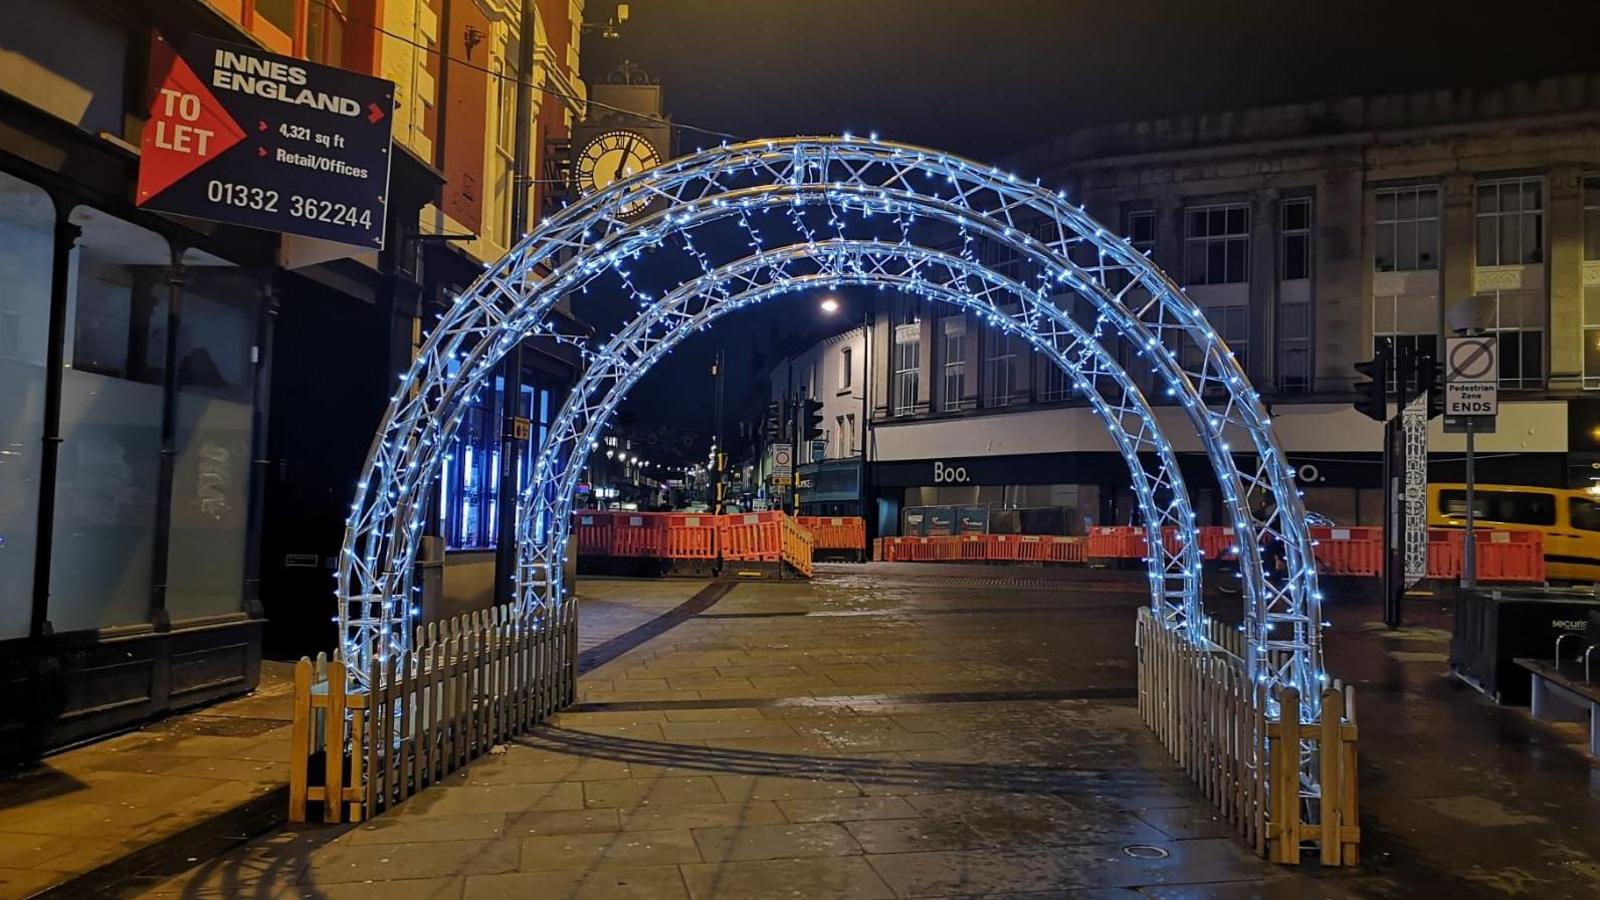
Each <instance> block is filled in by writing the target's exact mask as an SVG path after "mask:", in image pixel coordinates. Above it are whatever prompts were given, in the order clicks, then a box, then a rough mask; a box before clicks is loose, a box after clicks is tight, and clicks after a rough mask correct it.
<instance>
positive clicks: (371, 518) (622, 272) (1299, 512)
mask: <svg viewBox="0 0 1600 900" xmlns="http://www.w3.org/2000/svg"><path fill="white" fill-rule="evenodd" d="M641 203H643V204H645V205H646V206H647V207H648V208H650V209H651V210H652V212H651V213H649V214H648V215H646V216H644V217H643V218H642V219H640V220H638V221H630V220H628V219H627V218H626V217H625V216H624V215H622V211H623V210H625V209H636V208H638V207H639V205H640V204H641ZM807 208H811V209H816V208H821V209H825V210H827V211H828V213H829V220H828V222H827V223H826V225H825V226H822V227H821V228H820V234H819V233H818V231H819V229H817V228H815V227H813V226H811V225H808V224H806V223H805V222H804V221H802V217H801V216H800V215H799V214H796V215H795V216H794V223H795V230H797V231H799V232H802V233H803V234H805V236H806V237H807V239H808V240H809V241H811V242H815V241H817V240H820V239H825V238H828V237H839V238H845V237H848V236H851V235H852V234H853V233H857V234H859V232H857V229H861V228H862V226H861V223H862V222H863V221H864V220H870V219H872V218H873V217H874V216H876V217H878V218H879V220H880V221H881V220H882V219H884V218H889V219H892V220H894V221H896V222H903V221H907V220H915V219H917V218H918V217H919V216H920V217H922V219H923V220H924V221H929V220H931V221H935V222H939V223H942V224H944V225H946V226H949V227H952V228H955V229H957V230H958V231H959V233H960V235H961V236H962V246H961V249H960V255H961V256H962V257H963V258H967V259H970V260H971V261H972V262H973V263H974V264H976V263H977V260H976V259H975V258H972V254H971V242H972V240H973V239H974V237H975V236H978V237H982V238H985V239H988V240H992V241H998V242H1001V243H1003V244H1004V245H1006V246H1008V247H1010V248H1011V249H1012V250H1014V251H1015V252H1016V253H1017V254H1019V255H1020V256H1021V257H1023V258H1025V259H1027V260H1029V261H1030V265H1032V266H1034V267H1035V270H1036V271H1035V278H1034V281H1035V282H1037V283H1036V284H1030V285H1028V286H1029V287H1031V288H1032V289H1034V290H1038V291H1041V292H1043V293H1044V295H1045V296H1054V294H1055V292H1058V291H1062V290H1066V291H1070V292H1071V293H1072V294H1073V295H1074V296H1075V297H1077V298H1080V299H1081V300H1083V301H1086V302H1087V303H1089V304H1091V305H1092V306H1093V307H1094V309H1095V311H1096V314H1097V318H1096V321H1095V323H1094V324H1093V326H1092V329H1091V331H1090V333H1091V335H1092V336H1093V337H1094V338H1095V339H1096V340H1097V341H1101V340H1105V341H1109V342H1112V343H1113V344H1114V343H1115V342H1118V341H1120V342H1121V343H1123V344H1124V345H1126V346H1128V347H1131V348H1132V350H1133V353H1134V356H1135V357H1136V358H1138V359H1142V360H1145V361H1147V362H1148V363H1149V365H1150V366H1151V369H1152V371H1153V372H1154V374H1155V377H1156V378H1157V379H1159V382H1160V383H1161V384H1162V385H1163V386H1164V387H1165V388H1166V391H1167V393H1168V395H1169V396H1171V397H1172V398H1173V400H1174V402H1175V403H1176V405H1177V407H1178V408H1180V409H1181V410H1182V411H1183V412H1184V414H1185V415H1186V416H1188V418H1189V420H1190V421H1191V423H1192V424H1193V425H1194V427H1195V430H1196V432H1197V434H1198V435H1199V437H1200V439H1201V443H1202V445H1203V447H1204V450H1205V453H1206V456H1207V458H1208V460H1209V461H1210V462H1211V465H1212V468H1213V469H1214V470H1215V472H1216V476H1217V481H1218V483H1219V485H1220V486H1221V487H1222V491H1223V495H1224V499H1225V500H1226V503H1227V508H1228V511H1229V515H1230V518H1231V519H1232V521H1233V523H1234V527H1235V530H1236V531H1237V532H1238V534H1239V548H1240V556H1241V570H1242V576H1243V581H1244V588H1245V592H1246V595H1247V598H1248V603H1247V608H1246V615H1245V627H1246V630H1247V632H1248V633H1249V636H1250V641H1249V642H1248V659H1247V662H1248V663H1249V665H1250V669H1251V672H1252V673H1254V674H1255V675H1256V676H1257V677H1258V678H1260V679H1261V680H1262V681H1264V682H1266V683H1268V684H1269V686H1271V687H1273V688H1277V687H1280V686H1287V685H1294V686H1296V687H1299V688H1301V695H1302V697H1303V698H1306V700H1305V701H1303V702H1305V703H1306V704H1307V709H1306V712H1308V713H1312V714H1314V713H1315V703H1316V699H1315V698H1317V697H1318V696H1319V695H1320V691H1319V690H1316V689H1314V688H1320V686H1321V683H1322V682H1324V681H1325V680H1326V676H1325V675H1324V674H1323V671H1322V667H1321V651H1320V622H1319V619H1320V611H1319V608H1318V607H1319V604H1320V595H1319V594H1318V592H1317V585H1316V573H1315V569H1314V566H1313V565H1312V563H1311V553H1310V541H1309V539H1308V537H1307V532H1306V529H1305V523H1304V511H1303V507H1302V505H1301V502H1300V499H1299V496H1298V492H1297V491H1296V489H1295V485H1294V483H1293V473H1292V471H1291V470H1290V468H1289V467H1288V465H1287V464H1286V462H1285V460H1284V458H1283V455H1282V453H1281V451H1280V450H1279V448H1278V446H1277V444H1276V440H1275V438H1274V437H1273V435H1272V432H1271V427H1270V424H1271V423H1270V420H1269V419H1268V418H1267V415H1266V411H1265V408H1264V407H1263V405H1262V403H1261V399H1260V397H1259V395H1258V394H1257V393H1256V391H1255V390H1254V389H1253V388H1252V387H1251V386H1250V384H1249V381H1248V379H1247V378H1246V377H1245V375H1244V372H1243V371H1242V369H1241V368H1240V366H1239V365H1238V363H1237V361H1236V360H1235V359H1234V358H1233V356H1232V354H1231V352H1229V351H1228V349H1227V347H1226V345H1225V344H1224V343H1223V342H1222V340H1221V338H1220V337H1219V336H1218V335H1217V334H1216V333H1215V332H1214V330H1212V329H1211V328H1210V326H1209V324H1207V323H1206V321H1205V318H1204V316H1203V314H1202V313H1201V311H1200V310H1199V308H1198V307H1196V306H1195V305H1194V303H1193V302H1192V301H1190V300H1189V299H1188V298H1187V297H1186V296H1185V295H1184V294H1183V292H1182V291H1181V290H1179V289H1178V287H1177V286H1176V285H1175V284H1174V283H1173V282H1172V281H1171V280H1170V279H1169V278H1167V277H1166V276H1165V275H1164V274H1163V273H1161V272H1160V270H1158V269H1157V268H1156V267H1155V266H1154V265H1153V264H1151V263H1150V262H1149V261H1148V260H1147V259H1145V258H1144V257H1143V256H1142V255H1140V254H1139V253H1138V252H1137V251H1135V250H1133V248H1132V247H1130V246H1129V245H1128V244H1127V242H1126V241H1123V240H1122V239H1120V238H1117V237H1114V236H1113V235H1111V234H1110V233H1109V232H1107V231H1106V230H1105V229H1104V228H1102V227H1101V226H1100V225H1098V224H1097V223H1095V222H1094V221H1093V220H1092V219H1090V218H1089V217H1088V216H1087V215H1086V214H1085V213H1084V212H1083V210H1081V209H1079V208H1077V207H1074V206H1072V205H1071V204H1069V203H1067V202H1066V200H1065V199H1064V198H1063V197H1062V196H1060V195H1059V194H1055V193H1051V192H1049V191H1047V190H1044V189H1042V188H1040V187H1038V186H1037V185H1035V184H1029V183H1027V182H1025V181H1022V180H1020V179H1016V178H1015V177H1012V176H1007V175H1004V174H1001V173H998V172H997V171H995V170H993V169H992V168H988V167H984V166H981V165H979V164H977V163H973V162H970V161H967V160H962V159H959V158H957V157H954V156H950V155H948V154H942V153H938V152H936V151H931V150H925V149H921V148H916V147H909V146H905V145H899V144H890V143H886V142H880V141H875V140H859V139H851V138H848V137H847V138H790V139H783V140H771V141H758V142H752V143H748V144H740V145H735V146H729V147H720V148H715V149H712V150H708V151H704V152H702V153H698V154H695V155H693V156H689V157H685V158H683V159H680V160H678V161H675V162H673V163H670V164H668V165H664V166H661V167H658V168H657V169H653V170H649V171H647V172H645V173H641V174H640V175H636V176H633V177H631V178H629V179H625V180H623V181H620V182H618V183H617V184H615V185H613V186H612V187H610V188H609V189H607V190H606V191H604V192H600V193H597V194H595V195H592V196H590V197H587V198H585V199H583V200H582V201H580V202H579V203H578V204H575V205H574V206H573V207H571V208H569V209H567V210H565V211H563V212H562V213H561V214H559V215H557V216H556V217H554V218H552V219H551V220H549V221H547V222H545V223H544V224H542V225H541V226H540V228H539V229H538V230H536V231H535V233H534V234H533V235H531V236H530V237H529V238H528V239H526V240H525V241H523V242H522V243H521V244H520V245H519V246H518V247H516V248H515V249H514V250H513V251H512V252H511V253H509V254H507V256H506V257H505V258H504V259H502V260H501V261H499V262H498V263H496V264H495V265H494V266H492V267H491V268H490V269H489V270H488V271H487V272H486V273H485V274H484V276H482V277H481V278H480V279H479V280H478V281H477V282H475V283H474V284H473V285H472V286H471V287H470V288H469V289H468V290H467V292H465V293H464V294H463V296H462V297H461V299H460V300H459V301H458V302H457V304H456V305H455V306H454V307H452V309H451V310H450V311H449V312H448V313H447V314H446V316H445V317H444V319H443V321H441V322H440V324H439V326H438V327H437V328H436V329H435V330H434V331H433V332H432V334H431V335H430V336H429V338H428V340H427V342H426V343H425V345H424V346H423V348H422V349H421V352H420V353H419V355H418V358H417V362H416V363H415V365H414V366H413V368H412V370H411V371H410V372H408V373H407V374H405V375H404V376H402V379H401V384H400V390H399V392H398V393H397V394H396V395H395V397H394V399H393V402H392V404H391V406H390V408H389V410H388V411H387V413H386V415H385V418H384V420H383V425H382V430H381V431H380V434H379V435H378V436H377V438H376V439H375V441H374V446H373V450H372V452H371V454H370V456H369V460H368V464H367V467H366V470H365V473H364V476H363V479H362V481H361V483H360V484H359V485H358V491H357V497H356V502H355V504H354V506H353V508H352V515H351V519H350V522H349V527H348V529H347V535H346V542H345V549H344V554H343V555H342V557H341V560H340V566H339V574H338V576H337V579H338V589H337V593H338V596H339V599H340V604H339V612H340V619H341V623H342V624H343V625H344V627H345V635H346V652H347V653H348V654H354V657H353V658H355V659H356V660H357V661H360V659H363V658H365V657H364V655H365V654H371V653H379V654H387V653H389V652H391V651H393V650H396V649H403V647H404V645H405V642H406V637H405V623H406V622H407V621H408V620H409V615H410V609H411V599H410V598H411V596H412V591H413V587H414V586H413V584H412V575H411V561H412V560H413V559H414V556H415V550H416V536H417V534H418V532H419V530H420V528H421V517H422V514H423V510H424V509H425V508H426V503H425V501H424V495H425V488H426V486H427V480H428V479H429V478H430V477H431V475H432V473H433V471H434V470H435V468H436V463H437V460H438V458H439V456H440V454H441V453H442V452H443V450H444V444H445V442H446V441H448V439H449V437H450V436H451V435H452V434H453V432H454V428H455V425H456V423H457V422H458V421H459V418H460V409H461V406H462V402H463V400H464V399H465V398H466V397H468V396H470V395H471V394H472V393H473V392H474V391H475V390H477V388H478V386H479V385H481V384H482V382H483V380H484V379H485V378H487V377H489V373H490V371H491V369H492V367H493V366H494V364H495V362H496V361H497V360H498V359H499V357H500V356H502V355H503V354H504V353H505V352H506V351H507V350H508V349H509V348H510V347H511V346H514V345H515V343H516V342H517V341H519V340H522V339H524V338H526V337H528V336H544V337H547V338H550V339H556V340H565V339H569V338H566V337H564V336H563V335H560V334H559V333H558V330H557V328H556V327H555V326H554V325H553V324H552V317H551V316H549V315H548V313H549V310H550V308H551V307H552V306H553V305H554V303H556V302H557V301H558V300H560V299H561V298H562V297H565V296H568V295H569V294H571V293H572V292H573V291H575V290H579V289H581V288H583V287H584V286H586V285H588V284H589V283H590V282H592V281H594V280H595V279H597V278H599V277H600V276H602V275H613V276H619V277H620V278H621V280H622V282H623V285H624V288H625V290H627V291H630V292H632V294H633V295H634V298H635V299H636V300H638V302H639V305H640V307H641V308H648V307H649V306H650V305H651V304H653V303H654V302H656V300H657V298H654V297H652V296H650V295H649V294H648V293H647V292H645V291H642V290H640V289H638V288H637V287H635V286H634V285H633V283H632V281H631V280H630V279H629V276H628V272H627V266H628V265H629V262H630V261H631V260H632V259H633V258H635V257H637V255H638V254H639V253H641V252H642V251H643V250H645V249H648V248H659V247H663V246H666V245H667V244H668V242H669V241H671V240H674V239H676V240H678V241H679V242H681V243H682V244H683V245H684V248H680V252H682V253H689V254H691V255H692V256H693V258H694V259H695V260H696V261H697V263H698V265H699V267H700V268H701V269H702V270H703V271H705V272H709V271H711V270H713V269H714V268H716V266H717V263H716V262H714V261H713V260H711V259H710V258H709V257H708V255H707V254H706V253H704V252H703V251H700V250H699V249H698V248H695V247H694V246H693V244H692V242H691V241H690V238H689V236H690V235H691V234H692V233H693V231H694V229H695V228H697V227H699V226H701V225H703V224H705V223H707V222H711V221H717V220H721V221H727V220H734V221H737V222H738V223H739V225H740V226H742V227H743V229H744V232H745V233H746V234H747V235H748V236H749V240H748V244H749V246H750V247H751V248H753V249H755V251H756V254H757V255H759V254H760V253H761V252H763V251H765V250H766V249H767V247H768V245H767V241H766V240H765V239H764V238H763V235H762V232H761V228H762V227H763V226H764V225H766V224H767V223H766V222H765V221H762V222H757V221H756V220H757V218H758V217H760V216H763V215H775V214H781V211H784V210H794V209H807ZM862 230H868V229H862ZM874 239H876V238H874ZM898 243H901V244H904V245H908V246H909V245H912V244H913V236H912V233H911V229H910V227H909V226H905V225H903V226H902V232H901V236H900V239H899V241H898ZM1108 349H1109V348H1108ZM1231 442H1238V443H1239V445H1240V446H1239V447H1238V449H1237V450H1236V449H1234V447H1233V445H1232V443H1231ZM1263 496H1266V497H1270V498H1271V500H1272V501H1273V502H1272V503H1270V504H1266V505H1258V504H1257V502H1256V501H1257V500H1258V498H1260V497H1263ZM1263 539H1267V540H1276V541H1281V543H1282V546H1283V548H1284V555H1285V556H1286V557H1287V569H1288V571H1287V573H1286V576H1285V577H1282V578H1272V577H1269V576H1268V573H1267V572H1265V571H1264V569H1263V567H1262V559H1261V555H1260V552H1259V546H1258V542H1259V541H1260V540H1263ZM355 671H357V672H360V671H362V667H361V666H359V665H358V666H357V667H356V669H355Z"/></svg>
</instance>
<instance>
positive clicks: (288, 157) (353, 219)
mask: <svg viewBox="0 0 1600 900" xmlns="http://www.w3.org/2000/svg"><path fill="white" fill-rule="evenodd" d="M150 58H151V63H150V66H151V71H150V84H151V96H150V118H149V120H148V121H147V122H146V123H145V128H144V136H143V138H142V140H141V142H140V148H139V149H140V159H139V185H138V190H137V194H136V197H135V202H136V203H137V204H138V205H139V206H142V207H145V208H147V209H153V210H158V211H160V212H168V213H175V214H178V215H184V216H192V217H194V218H197V219H211V220H214V221H218V222H228V223H232V224H235V225H246V226H249V227H252V228H263V229H267V230H269V231H281V232H287V233H290V234H302V235H306V236H308V237H315V238H321V239H323V240H329V241H339V242H341V243H346V244H357V245H362V246H366V247H382V246H383V230H384V209H385V207H386V205H387V202H388V192H389V159H390V154H389V139H390V126H391V114H392V113H393V111H394V83H393V82H390V81H385V80H383V79H381V78H372V77H370V76H366V75H358V74H356V73H354V72H347V71H345V70H343V69H336V68H333V67H331V66H322V65H317V64H315V63H309V62H306V61H304V60H299V59H294V58H293V57H288V56H279V55H277V54H275V53H267V52H266V51H263V50H259V49H256V48H254V47H245V46H240V45H236V44H225V43H222V42H219V41H213V40H209V39H207V38H201V37H196V36H188V37H185V38H183V40H182V44H181V46H179V47H175V46H174V45H173V43H172V42H170V41H167V40H165V39H163V38H160V37H158V38H156V39H155V41H154V42H153V44H152V49H151V54H150Z"/></svg>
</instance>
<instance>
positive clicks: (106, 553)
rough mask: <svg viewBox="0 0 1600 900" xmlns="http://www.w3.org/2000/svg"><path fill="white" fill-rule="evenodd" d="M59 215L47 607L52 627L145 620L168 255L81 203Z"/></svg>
mask: <svg viewBox="0 0 1600 900" xmlns="http://www.w3.org/2000/svg"><path fill="white" fill-rule="evenodd" d="M70 221H71V222H72V223H73V224H75V225H77V226H79V227H80V228H82V229H83V233H82V236H81V237H80V238H79V240H78V245H77V248H76V249H75V250H74V251H73V254H72V260H71V262H70V263H69V265H70V266H71V267H72V271H71V273H70V278H69V282H68V283H69V284H70V285H71V289H70V292H69V296H68V298H67V304H68V305H67V324H68V328H69V333H68V335H67V339H66V369H65V370H64V371H63V372H62V382H61V434H62V435H63V436H64V440H63V441H62V443H61V449H60V451H59V453H60V461H59V468H58V470H57V472H56V508H55V519H54V523H53V529H54V530H53V533H54V541H55V543H54V545H53V547H52V552H51V569H50V572H51V576H50V579H51V580H50V593H51V595H52V596H53V597H60V598H71V599H72V602H68V603H61V604H52V606H51V609H50V620H51V623H52V625H53V626H54V627H55V629H56V630H57V631H81V630H84V629H89V628H104V627H107V626H117V625H134V624H139V623H144V622H147V621H149V617H150V584H151V560H152V558H153V557H154V554H155V545H156V540H157V535H156V529H155V521H156V505H157V496H156V494H157V487H158V486H159V483H160V482H159V473H160V469H161V449H162V447H161V423H162V416H163V407H164V402H163V396H162V384H163V382H164V380H165V375H166V371H165V369H166V348H167V340H168V330H169V329H168V319H167V301H168V297H169V295H170V291H169V286H168V284H167V283H166V278H167V274H168V272H169V271H170V270H169V266H170V264H171V262H172V257H171V252H170V248H169V246H168V244H167V242H166V240H165V239H163V238H162V237H161V236H160V235H157V234H156V233H155V232H152V231H147V230H145V229H143V228H139V227H138V226H135V225H132V224H130V223H128V222H124V221H122V220H121V219H117V218H115V217H113V216H110V215H107V214H105V213H102V212H100V211H99V210H96V209H91V208H89V207H83V206H80V207H78V208H77V209H74V210H73V211H72V213H71V216H70ZM22 271H26V269H23V270H22ZM15 280H17V278H16V276H9V277H8V278H7V280H6V285H7V287H8V288H9V287H10V286H11V284H12V282H13V281H15ZM40 346H43V342H41V344H40ZM0 394H9V391H0Z"/></svg>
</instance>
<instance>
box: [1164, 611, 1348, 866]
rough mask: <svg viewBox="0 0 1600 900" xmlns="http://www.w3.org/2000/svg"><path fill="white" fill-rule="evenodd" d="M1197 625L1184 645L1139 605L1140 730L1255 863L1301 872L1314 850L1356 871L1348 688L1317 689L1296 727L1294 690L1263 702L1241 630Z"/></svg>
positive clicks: (1183, 636) (1329, 862) (1328, 862)
mask: <svg viewBox="0 0 1600 900" xmlns="http://www.w3.org/2000/svg"><path fill="white" fill-rule="evenodd" d="M1203 628H1204V630H1205V634H1204V637H1203V638H1191V637H1190V636H1189V634H1188V633H1187V632H1185V631H1182V630H1174V629H1168V628H1165V627H1163V626H1162V625H1161V623H1159V622H1158V621H1156V618H1155V616H1154V615H1152V614H1151V612H1150V610H1149V609H1148V608H1143V607H1141V608H1140V610H1139V620H1138V623H1137V625H1136V626H1135V629H1136V630H1135V643H1136V646H1137V649H1138V654H1139V714H1140V715H1141V716H1142V717H1143V719H1144V722H1145V725H1146V726H1148V727H1149V728H1150V730H1151V731H1153V732H1155V734H1156V737H1157V738H1159V739H1160V740H1161V742H1162V743H1163V744H1165V745H1166V747H1167V750H1168V752H1169V753H1171V754H1172V757H1173V759H1175V760H1177V762H1178V764H1179V765H1180V766H1182V767H1183V768H1184V769H1185V770H1186V771H1187V773H1188V775H1189V777H1190V779H1192V780H1193V781H1194V783H1195V784H1196V785H1198V786H1199V787H1200V789H1201V791H1203V792H1204V793H1205V795H1206V797H1207V798H1208V799H1209V800H1210V801H1211V804H1212V806H1213V807H1214V808H1215V809H1216V811H1217V813H1218V814H1219V816H1220V817H1221V819H1222V820H1223V821H1225V822H1226V823H1228V825H1229V826H1231V827H1232V828H1233V829H1234V831H1235V832H1236V833H1237V834H1238V835H1239V836H1240V838H1242V839H1243V840H1244V841H1245V843H1246V844H1248V845H1249V846H1250V847H1251V848H1252V849H1253V850H1255V852H1256V854H1257V855H1259V856H1262V857H1265V858H1266V859H1269V860H1271V861H1272V862H1278V863H1289V864H1298V863H1300V862H1301V861H1302V859H1303V857H1302V852H1303V851H1305V850H1310V851H1313V852H1314V853H1315V858H1316V860H1317V861H1318V862H1319V863H1320V864H1321V865H1324V866H1353V865H1356V864H1357V863H1358V862H1360V845H1361V829H1360V827H1359V821H1360V808H1359V798H1358V794H1357V782H1356V737H1357V734H1356V713H1355V690H1354V688H1353V687H1352V686H1349V685H1345V684H1342V683H1341V682H1339V681H1338V680H1334V681H1333V682H1332V683H1331V684H1330V686H1329V687H1328V688H1326V689H1325V690H1324V691H1323V692H1322V711H1321V715H1320V718H1318V719H1317V720H1315V721H1302V720H1301V718H1300V716H1299V715H1296V713H1297V712H1298V711H1299V710H1300V696H1299V692H1298V691H1296V690H1295V689H1294V688H1287V689H1285V690H1284V691H1283V693H1282V694H1281V695H1280V696H1278V697H1276V698H1269V697H1268V696H1267V694H1266V688H1265V686H1264V685H1262V684H1260V683H1258V682H1255V681H1253V680H1251V679H1250V678H1249V677H1248V674H1247V672H1246V670H1245V666H1244V661H1243V657H1242V652H1243V647H1242V635H1241V634H1240V633H1239V632H1238V631H1236V630H1234V629H1231V628H1226V627H1223V626H1222V625H1221V623H1219V622H1217V621H1216V620H1212V619H1208V620H1206V622H1205V624H1204V626H1203ZM1272 699H1276V701H1277V702H1276V703H1273V702H1271V700H1272ZM1284 711H1288V714H1287V715H1285V714H1284Z"/></svg>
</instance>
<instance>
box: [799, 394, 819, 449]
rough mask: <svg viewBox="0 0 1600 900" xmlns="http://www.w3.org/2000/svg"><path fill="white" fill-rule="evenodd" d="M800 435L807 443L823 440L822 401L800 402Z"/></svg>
mask: <svg viewBox="0 0 1600 900" xmlns="http://www.w3.org/2000/svg"><path fill="white" fill-rule="evenodd" d="M800 434H801V439H802V440H804V441H806V442H810V441H820V440H822V401H821V400H802V401H800Z"/></svg>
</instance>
